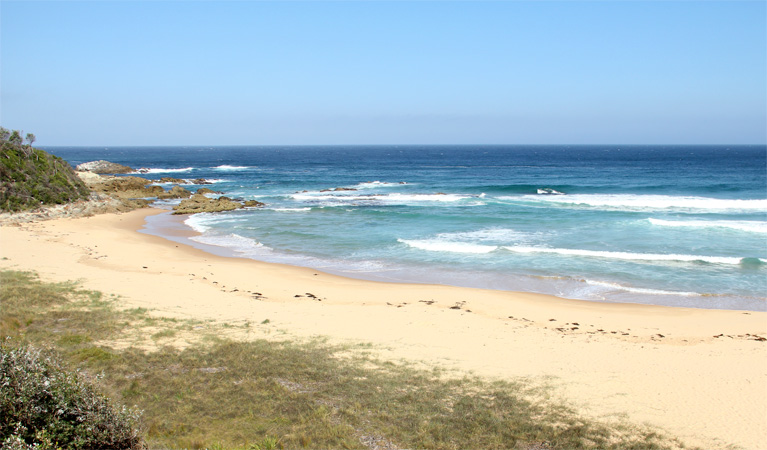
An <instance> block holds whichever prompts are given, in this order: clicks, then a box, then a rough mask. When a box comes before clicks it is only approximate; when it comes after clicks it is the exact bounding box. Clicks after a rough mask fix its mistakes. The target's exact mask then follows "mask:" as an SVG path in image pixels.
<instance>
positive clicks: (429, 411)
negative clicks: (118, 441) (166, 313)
mask: <svg viewBox="0 0 767 450" xmlns="http://www.w3.org/2000/svg"><path fill="white" fill-rule="evenodd" d="M116 303H117V299H116V298H107V297H105V296H104V295H102V294H100V293H96V292H91V291H84V290H81V289H79V288H78V286H77V285H76V284H74V283H58V284H55V283H43V282H41V281H39V280H38V279H37V277H36V276H35V275H34V274H32V273H27V272H11V271H5V272H0V304H2V309H1V310H0V333H1V334H2V335H3V336H8V337H9V338H8V339H9V341H13V342H18V343H31V344H33V345H37V346H44V347H53V348H55V349H56V350H57V351H58V352H59V353H60V354H61V355H63V358H64V359H65V360H66V361H68V363H69V364H70V365H71V367H72V368H79V369H81V370H82V371H84V372H85V373H87V374H90V375H91V376H92V378H93V379H94V380H95V381H96V382H97V383H98V385H99V386H100V387H101V388H102V390H103V391H104V392H106V393H107V394H108V395H110V396H111V397H112V398H113V399H115V400H116V401H118V402H121V403H123V404H125V405H128V406H133V405H136V406H137V407H138V408H140V409H141V410H143V415H142V426H143V430H144V437H145V439H146V441H147V443H148V444H149V446H150V448H156V449H159V448H190V449H203V448H209V449H229V448H231V449H261V450H265V449H272V448H290V449H292V448H319V449H328V448H371V449H396V448H428V449H432V448H433V449H466V448H483V449H528V450H532V449H671V448H683V446H682V445H681V444H680V443H679V442H677V441H676V440H674V439H671V438H668V437H666V436H662V435H660V434H658V433H655V432H653V431H652V430H647V429H644V428H638V427H633V426H629V425H626V424H622V425H616V424H609V425H608V424H604V423H598V422H595V421H590V420H584V419H582V418H580V417H579V416H578V415H577V414H576V413H575V412H574V411H573V410H571V409H570V408H568V407H566V406H564V405H561V404H558V403H556V402H554V401H551V400H550V399H548V396H547V392H546V390H545V388H541V387H540V386H535V385H534V384H533V383H531V382H525V381H523V380H518V381H503V382H500V381H487V380H482V379H480V378H477V377H467V376H457V375H456V374H455V373H448V372H444V371H442V370H439V369H434V370H424V369H415V368H413V367H412V366H411V365H409V364H407V363H404V362H390V361H380V360H378V359H376V358H373V357H371V356H370V353H369V352H366V351H365V348H364V346H360V347H353V346H352V347H350V346H334V345H329V344H327V343H325V342H323V341H321V340H313V341H307V342H278V341H271V340H263V339H261V340H249V341H236V340H232V339H226V338H222V337H220V335H219V334H218V333H216V330H219V331H220V330H221V329H223V327H224V324H219V325H220V326H219V327H218V328H217V327H216V326H210V327H199V326H191V325H190V324H189V323H187V322H185V321H179V320H172V319H163V318H157V317H151V315H150V312H149V311H147V310H145V309H133V310H125V311H121V310H119V309H118V308H117V307H116ZM262 325H264V324H262ZM247 326H259V325H250V324H249V325H247ZM158 327H159V328H158ZM143 328H145V329H146V330H147V331H146V333H147V335H148V336H150V341H151V342H153V343H154V344H156V348H154V349H151V350H147V349H143V348H142V347H140V346H138V345H135V346H131V345H128V346H125V345H121V346H120V347H123V349H117V347H116V346H114V345H111V343H114V342H118V341H119V342H123V343H124V342H125V340H126V339H128V340H130V336H137V335H140V334H141V330H142V329H143ZM158 329H159V331H158ZM190 329H202V331H198V332H199V333H204V334H205V335H204V336H203V339H198V340H196V341H195V342H196V343H195V344H194V345H191V346H186V347H185V348H183V349H181V348H177V347H176V346H171V345H165V346H162V345H161V344H162V343H163V342H165V341H172V340H173V339H176V338H178V337H179V336H182V335H184V333H188V331H189V330H190ZM126 336H128V337H127V338H126Z"/></svg>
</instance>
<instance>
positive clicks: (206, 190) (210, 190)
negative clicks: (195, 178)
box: [195, 183, 223, 194]
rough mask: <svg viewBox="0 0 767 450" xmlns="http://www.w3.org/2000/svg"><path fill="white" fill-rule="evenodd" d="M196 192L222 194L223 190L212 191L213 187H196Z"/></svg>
mask: <svg viewBox="0 0 767 450" xmlns="http://www.w3.org/2000/svg"><path fill="white" fill-rule="evenodd" d="M195 184H196V183H195ZM197 193H198V194H223V192H219V191H214V190H213V189H208V188H200V189H197Z"/></svg>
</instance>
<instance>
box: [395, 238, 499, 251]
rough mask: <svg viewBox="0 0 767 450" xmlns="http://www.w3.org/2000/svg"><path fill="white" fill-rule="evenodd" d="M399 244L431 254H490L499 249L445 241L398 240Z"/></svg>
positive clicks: (492, 246) (491, 246)
mask: <svg viewBox="0 0 767 450" xmlns="http://www.w3.org/2000/svg"><path fill="white" fill-rule="evenodd" d="M397 241H398V242H401V243H403V244H406V245H408V246H410V247H413V248H417V249H420V250H428V251H431V252H451V253H477V254H481V253H490V252H492V251H494V250H497V249H498V246H495V245H481V244H470V243H467V242H451V241H443V240H405V239H397Z"/></svg>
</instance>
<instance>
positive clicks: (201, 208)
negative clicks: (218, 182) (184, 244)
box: [173, 194, 242, 214]
mask: <svg viewBox="0 0 767 450" xmlns="http://www.w3.org/2000/svg"><path fill="white" fill-rule="evenodd" d="M239 208H242V204H240V203H237V202H235V201H233V200H232V199H230V198H229V197H219V198H208V197H206V196H204V195H202V194H194V195H193V196H192V197H191V198H189V199H186V200H181V203H180V204H179V205H178V206H176V207H175V208H173V214H196V213H201V212H221V211H232V210H235V209H239Z"/></svg>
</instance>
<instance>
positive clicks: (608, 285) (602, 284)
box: [584, 280, 701, 297]
mask: <svg viewBox="0 0 767 450" xmlns="http://www.w3.org/2000/svg"><path fill="white" fill-rule="evenodd" d="M584 281H585V282H586V284H588V285H591V286H599V287H602V288H607V289H611V290H620V291H626V292H632V293H635V294H647V295H676V296H679V297H699V296H700V295H701V294H699V293H697V292H684V291H665V290H662V289H646V288H637V287H630V286H623V285H621V284H617V283H608V282H606V281H594V280H584Z"/></svg>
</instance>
